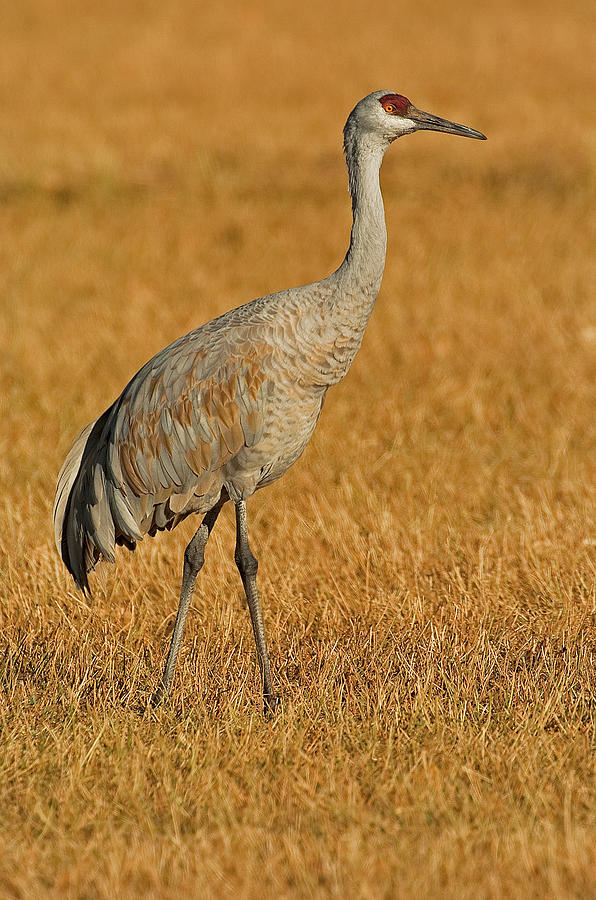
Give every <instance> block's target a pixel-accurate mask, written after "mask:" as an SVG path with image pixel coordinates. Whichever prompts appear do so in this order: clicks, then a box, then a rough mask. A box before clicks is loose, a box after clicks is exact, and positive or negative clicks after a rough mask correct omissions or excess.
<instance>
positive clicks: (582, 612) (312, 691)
mask: <svg viewBox="0 0 596 900" xmlns="http://www.w3.org/2000/svg"><path fill="white" fill-rule="evenodd" d="M2 18H3V25H2V32H1V34H0V229H1V234H2V241H0V286H1V294H0V296H1V304H2V317H1V318H0V329H1V332H0V334H1V346H2V355H1V360H0V366H1V377H2V391H1V392H0V403H2V415H1V417H0V442H1V443H0V447H1V451H2V452H1V453H0V484H1V485H2V491H1V493H0V514H1V517H2V519H1V528H0V545H1V549H2V555H1V558H0V614H1V618H2V623H1V628H2V632H1V634H2V640H1V644H0V659H1V663H0V670H1V672H2V693H1V694H0V715H1V717H2V729H1V737H0V740H1V741H2V752H1V754H0V770H1V773H2V774H1V778H0V811H1V815H0V834H1V836H2V846H3V852H2V855H1V858H0V891H2V893H3V894H4V895H6V896H14V897H39V896H72V897H113V896H159V897H172V898H173V897H180V896H213V897H228V896H229V897H231V896H234V897H237V896H242V897H253V896H255V897H256V896H264V895H265V896H275V897H285V896H287V897H294V896H309V897H311V896H341V897H346V896H349V897H366V898H368V897H370V898H377V897H414V896H420V895H423V896H441V897H470V898H472V897H474V898H476V897H478V896H483V897H495V898H497V897H498V898H501V897H506V896H524V897H526V896H528V897H541V898H542V897H590V896H596V877H595V875H594V873H595V872H596V854H595V850H594V847H595V846H596V843H595V838H596V805H595V793H594V789H595V767H594V749H595V728H594V725H595V710H594V691H595V687H596V684H595V678H594V662H595V653H596V638H595V631H594V627H595V624H596V606H595V589H594V575H595V553H594V548H595V547H596V530H595V504H594V500H595V491H594V475H595V468H596V464H595V460H596V456H595V450H596V429H595V424H594V421H595V416H594V410H595V399H596V392H595V387H594V384H595V377H596V307H595V304H594V286H595V284H596V272H595V268H596V264H595V254H594V248H595V245H596V216H595V213H594V208H595V206H594V201H595V199H596V176H595V167H596V113H595V108H594V80H595V76H596V53H595V50H596V46H595V44H594V35H595V34H596V9H595V7H594V5H593V3H590V2H587V0H572V2H570V3H567V4H565V5H563V4H558V3H554V2H550V0H546V2H532V0H524V2H522V3H513V2H511V0H504V2H502V3H499V4H497V3H488V4H483V5H481V6H479V5H478V4H473V3H471V2H468V0H462V2H459V3H458V4H456V5H451V6H448V5H441V4H436V3H431V2H429V0H423V2H418V3H415V4H414V3H402V4H390V3H387V2H379V3H373V4H371V3H364V2H361V0H344V2H341V3H339V4H338V3H330V2H327V0H320V2H318V3H316V4H314V3H310V2H307V3H305V4H302V5H301V7H300V8H298V7H296V5H295V4H290V3H288V2H285V0H282V2H276V3H273V2H270V0H258V2H257V0H253V2H243V3H239V2H236V0H232V2H229V3H227V4H225V5H224V4H222V5H215V4H202V3H192V2H190V0H179V2H173V3H170V4H168V5H167V6H166V5H164V4H160V3H156V2H133V0H125V2H123V0H121V2H118V3H116V2H106V3H104V4H101V6H100V5H98V4H95V3H91V2H82V3H81V2H79V3H73V2H61V3H59V4H56V3H55V2H53V3H50V2H43V0H36V2H21V3H19V4H15V5H12V6H9V7H6V8H5V9H4V10H3V15H2ZM378 88H387V89H391V90H397V91H399V92H401V93H405V94H406V95H407V96H409V97H410V98H411V99H412V101H413V102H414V103H415V104H416V105H418V106H420V107H421V108H423V109H428V110H429V111H431V112H435V113H437V114H439V115H442V116H445V117H447V118H450V119H454V120H456V121H460V122H463V123H465V124H469V125H471V126H473V127H475V128H479V129H480V130H482V131H484V132H485V133H486V134H487V135H488V136H489V141H488V142H487V143H486V144H483V145H479V144H476V143H473V142H470V141H458V140H457V139H455V138H450V137H447V136H443V135H437V134H422V135H417V136H415V137H411V138H407V139H406V140H403V141H400V142H398V144H397V145H396V146H394V147H393V148H391V150H390V152H389V153H388V154H387V158H386V160H385V163H384V166H383V170H382V185H383V191H384V196H385V202H386V211H387V224H388V231H389V248H388V257H387V267H386V274H385V279H384V282H383V287H382V290H381V294H380V297H379V301H378V304H377V307H376V309H375V311H374V314H373V316H372V319H371V322H370V325H369V328H368V331H367V334H366V336H365V340H364V343H363V347H362V350H361V352H360V354H359V356H358V357H357V359H356V361H355V363H354V366H353V369H352V371H351V372H350V374H349V376H348V378H347V379H346V381H345V382H344V383H343V384H342V385H340V386H339V387H338V388H337V389H335V390H333V391H331V392H330V394H329V397H328V400H327V402H326V405H325V411H324V413H323V416H322V418H321V421H320V423H319V426H318V428H317V431H316V433H315V436H314V438H313V441H312V442H311V445H310V446H309V448H308V449H307V451H306V453H305V454H304V457H303V458H302V459H301V460H300V461H299V463H298V464H297V465H296V466H295V467H294V468H293V469H292V470H291V471H290V472H289V473H288V474H287V476H286V477H285V478H284V479H283V481H281V482H278V483H277V484H276V485H274V486H273V487H271V488H270V489H268V490H267V491H263V492H262V493H260V494H259V495H258V496H257V497H256V498H255V499H254V500H253V502H252V509H251V512H250V514H251V516H252V522H253V524H252V543H253V546H254V550H255V552H256V555H257V556H258V557H259V560H260V564H261V565H260V570H259V575H260V583H261V589H262V595H263V604H264V613H265V621H266V627H267V630H268V637H269V642H270V648H271V653H272V662H273V667H274V673H275V679H276V683H277V685H278V687H279V689H280V691H281V693H282V695H283V697H284V710H283V713H282V714H281V715H280V716H279V718H278V719H276V720H275V721H274V722H272V723H265V722H263V721H262V719H261V716H260V703H259V684H258V673H257V671H256V666H255V660H254V650H253V645H252V636H251V631H250V623H249V620H248V615H247V612H246V610H245V609H244V605H243V601H242V598H241V588H240V584H239V579H238V576H237V573H236V571H235V567H234V564H233V526H232V521H231V517H230V516H229V515H227V516H226V515H225V514H224V515H222V517H221V521H220V522H219V523H218V528H217V530H216V532H215V533H214V535H213V538H212V541H211V543H210V547H209V550H208V553H207V562H206V565H205V568H204V569H203V571H202V573H201V576H200V584H199V586H198V590H197V594H196V597H195V602H194V609H193V613H192V614H191V616H190V618H189V623H188V626H187V636H186V641H185V644H184V646H183V650H182V652H181V660H180V667H179V671H178V674H177V678H176V683H175V691H174V695H173V698H172V702H171V704H170V707H169V708H168V709H164V710H162V711H159V713H157V714H154V713H147V712H146V711H145V704H146V700H147V697H148V692H149V691H150V689H151V687H152V686H153V685H154V684H155V680H156V678H157V677H158V674H159V671H160V667H161V665H162V661H163V657H164V651H165V649H166V647H167V641H168V630H169V628H171V625H172V619H173V613H174V611H175V608H176V603H177V592H178V585H179V580H180V575H181V567H182V554H183V548H184V546H185V543H186V542H187V540H188V538H189V535H190V533H191V530H192V523H186V524H185V525H183V526H181V527H180V528H179V529H177V530H176V531H175V532H174V533H173V534H171V535H165V536H164V535H162V536H160V537H159V538H158V539H156V540H155V541H149V540H148V541H146V542H145V543H144V545H142V546H141V547H139V549H138V551H137V553H135V554H134V555H129V554H126V553H124V552H123V553H121V554H120V556H119V558H118V561H117V565H116V566H115V567H114V568H113V569H110V570H109V572H108V573H107V575H106V578H105V585H104V587H103V589H101V588H99V587H98V590H97V593H96V597H95V601H94V604H93V605H92V606H87V605H86V604H85V603H84V602H83V599H82V598H81V596H79V595H78V594H77V593H76V592H75V591H74V588H73V586H72V583H71V582H70V581H69V579H68V578H67V575H66V573H65V572H64V571H63V569H62V565H61V563H60V562H59V560H58V558H57V556H56V554H55V550H54V547H53V540H52V535H51V504H52V500H53V491H54V485H55V480H56V475H57V472H58V469H59V467H60V465H61V463H62V460H63V458H64V456H65V454H66V452H67V450H68V448H69V447H70V444H71V442H72V439H73V438H74V436H75V434H76V433H77V432H78V430H79V429H80V428H81V427H82V426H83V425H84V424H86V423H87V422H88V421H90V420H91V419H93V418H95V417H96V416H97V415H98V414H99V413H100V412H101V411H102V410H103V409H105V407H106V406H107V405H108V404H109V403H111V402H112V400H113V399H114V398H115V397H116V396H117V394H118V393H119V392H120V390H121V389H122V387H123V385H124V384H125V383H126V382H127V380H128V379H129V378H130V376H131V375H132V374H133V373H134V372H135V371H136V369H137V368H138V367H139V366H140V365H141V364H142V363H143V362H145V360H146V359H148V358H149V357H150V356H151V355H152V354H153V353H154V352H156V351H157V350H158V349H159V348H161V347H162V346H164V345H165V344H166V343H168V342H169V341H170V340H173V339H174V338H176V337H178V336H179V335H181V334H183V333H185V332H186V331H188V330H190V329H191V328H193V327H196V326H197V325H199V324H200V323H202V322H203V321H206V320H208V319H209V318H211V317H213V316H214V315H217V314H219V313H221V312H223V311H225V310H226V309H229V308H231V307H232V306H236V305H238V304H240V303H242V302H245V301H246V300H249V299H251V298H252V297H255V296H258V295H260V294H264V293H268V292H270V291H273V290H276V289H281V288H283V287H288V286H291V285H294V284H300V283H305V282H308V281H311V280H314V279H316V278H319V277H321V276H322V275H324V274H327V273H329V272H330V271H332V270H333V269H334V268H335V267H336V266H337V265H338V264H339V262H340V261H341V258H342V256H343V253H344V252H345V249H346V247H347V242H348V237H349V226H350V206H349V198H348V196H347V192H346V173H345V167H344V164H343V161H342V158H341V144H340V140H341V128H342V127H343V124H344V121H345V118H346V116H347V114H348V112H349V111H350V109H351V108H352V106H353V105H354V104H355V102H356V101H357V100H358V99H360V97H361V96H363V95H364V94H366V93H368V92H369V91H371V90H375V89H378ZM249 509H250V507H249Z"/></svg>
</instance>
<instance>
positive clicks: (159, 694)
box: [149, 682, 169, 709]
mask: <svg viewBox="0 0 596 900" xmlns="http://www.w3.org/2000/svg"><path fill="white" fill-rule="evenodd" d="M168 692H169V688H168V687H166V686H165V685H164V684H163V682H162V684H160V685H159V687H158V688H157V690H156V691H154V693H153V694H152V695H151V699H150V701H149V703H150V705H151V706H152V708H153V709H157V707H158V706H161V704H162V703H163V701H164V700H165V698H166V697H167V695H168Z"/></svg>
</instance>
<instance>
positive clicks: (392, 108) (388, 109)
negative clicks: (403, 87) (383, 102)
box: [385, 103, 395, 113]
mask: <svg viewBox="0 0 596 900" xmlns="http://www.w3.org/2000/svg"><path fill="white" fill-rule="evenodd" d="M385 112H388V113H394V112H395V106H394V105H393V103H388V104H387V106H386V107H385Z"/></svg>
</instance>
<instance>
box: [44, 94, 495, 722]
mask: <svg viewBox="0 0 596 900" xmlns="http://www.w3.org/2000/svg"><path fill="white" fill-rule="evenodd" d="M419 128H427V129H431V130H443V131H451V132H453V133H456V134H462V135H464V136H468V137H476V138H483V135H481V134H480V133H479V132H476V131H473V130H472V129H468V128H466V127H465V126H461V125H455V124H454V123H451V122H446V121H445V120H442V119H437V118H436V117H434V116H429V115H428V114H426V113H421V112H420V111H419V110H416V109H415V108H414V107H412V106H411V104H410V103H409V101H408V100H406V98H404V97H402V96H401V95H398V94H392V93H389V92H383V91H377V92H375V93H374V94H371V95H369V96H368V97H366V98H365V99H364V100H362V101H361V102H360V103H359V104H358V105H357V106H356V107H355V109H354V110H353V112H352V113H351V115H350V117H349V118H348V121H347V123H346V128H345V130H344V145H345V151H346V159H347V163H348V170H349V176H350V192H351V195H352V206H353V214H354V220H353V225H352V234H351V241H350V247H349V250H348V252H347V254H346V257H345V259H344V261H343V263H342V264H341V266H340V267H339V268H338V269H337V270H336V271H335V272H334V273H333V274H332V275H330V276H328V277H327V278H324V279H323V280H321V281H318V282H314V283H313V284H309V285H305V286H303V287H299V288H292V289H290V290H286V291H281V292H279V293H276V294H271V295H269V296H266V297H261V298H259V299H257V300H253V301H252V302H250V303H247V304H245V305H244V306H240V307H238V308H237V309H234V310H231V311H230V312H227V313H225V314H224V315H222V316H220V317H218V318H217V319H214V320H212V321H211V322H208V323H207V324H205V325H203V326H201V327H200V328H197V329H196V330H195V331H192V332H190V333H189V334H187V335H185V336H184V337H182V338H180V339H179V340H177V341H175V342H174V343H173V344H170V345H169V346H168V347H166V348H165V349H163V350H161V351H160V352H159V353H158V354H157V355H156V356H154V357H153V359H151V360H150V361H149V362H148V363H146V365H144V366H143V368H142V369H140V371H139V372H137V374H136V375H135V376H134V377H133V378H132V380H131V381H130V382H129V384H128V385H127V386H126V388H125V389H124V391H123V392H122V394H121V395H120V397H119V398H118V399H117V400H116V401H115V403H113V404H112V406H110V407H109V408H108V409H107V410H106V411H105V412H104V413H103V415H102V416H100V417H99V418H98V419H97V420H96V421H95V422H93V423H91V424H90V425H88V426H87V428H85V429H84V430H83V431H82V432H81V434H80V435H79V437H78V438H77V440H76V441H75V443H74V445H73V447H72V449H71V451H70V453H69V454H68V456H67V458H66V461H65V463H64V465H63V467H62V471H61V473H60V476H59V479H58V487H57V492H56V501H55V506H54V525H55V536H56V545H57V547H58V550H59V552H60V553H61V555H62V558H63V560H64V562H65V564H66V566H67V568H68V569H69V571H70V572H71V574H72V575H73V577H74V580H75V582H76V583H77V585H78V586H79V587H80V588H82V589H83V590H88V589H89V585H88V572H89V571H90V570H91V569H92V568H93V567H94V566H95V564H96V563H97V562H98V560H99V559H101V558H104V559H106V560H108V561H110V562H113V561H114V547H115V545H116V544H123V545H125V546H127V547H129V548H130V549H134V547H135V545H136V542H137V541H139V540H141V539H142V538H143V536H144V535H146V534H149V535H154V534H155V533H156V531H158V530H162V529H166V528H167V529H169V528H172V527H174V526H175V525H176V524H178V523H179V522H180V521H181V520H182V519H184V518H186V517H187V516H188V515H191V514H195V513H198V514H203V515H204V516H205V518H204V520H203V523H202V525H201V526H200V528H199V529H198V531H197V533H196V535H195V537H194V538H193V540H192V541H191V543H190V544H189V546H188V548H187V551H186V553H185V569H184V576H183V584H182V591H181V598H180V606H179V610H178V617H177V620H176V626H175V630H174V637H173V640H172V646H171V648H170V654H169V656H168V663H167V665H166V671H165V673H164V676H163V679H162V683H161V686H160V689H159V690H158V692H157V694H156V697H155V700H156V701H158V700H160V699H161V698H162V696H163V694H164V693H165V692H166V691H167V690H168V689H169V687H170V684H171V680H172V676H173V671H174V666H175V662H176V657H177V653H178V648H179V644H180V640H181V637H182V631H183V628H184V621H185V618H186V612H187V610H188V606H189V603H190V597H191V595H192V591H193V590H194V583H195V579H196V575H197V573H198V571H199V569H200V567H201V565H202V562H203V552H204V547H205V543H206V541H207V538H208V536H209V534H210V532H211V529H212V527H213V525H214V524H215V520H216V518H217V515H218V513H219V511H220V509H221V507H222V506H223V504H224V503H225V502H226V501H227V500H228V499H230V500H232V501H233V502H234V504H235V505H236V518H237V547H236V561H237V563H238V567H239V569H240V573H241V576H242V580H243V583H244V586H245V590H246V594H247V600H248V604H249V608H250V611H251V618H252V623H253V628H254V632H255V639H256V642H257V652H258V657H259V663H260V667H261V673H262V676H263V680H264V695H265V705H266V707H267V708H271V707H272V706H273V705H274V699H275V698H274V694H273V690H272V686H271V679H270V673H269V663H268V660H267V652H266V648H265V639H264V633H263V625H262V619H261V612H260V605H259V601H258V594H257V590H256V568H257V566H256V560H255V559H254V557H253V556H252V553H251V552H250V548H249V546H248V536H247V526H246V501H247V499H248V498H249V497H250V496H252V494H253V493H254V492H255V491H256V490H258V489H259V488H262V487H264V486H266V485H267V484H270V483H271V482H273V481H275V480H276V479H277V478H279V477H280V476H281V475H283V474H284V473H285V472H286V471H287V469H288V468H289V467H290V466H291V465H292V463H294V462H295V461H296V460H297V459H298V457H299V456H300V454H301V453H302V451H303V450H304V448H305V447H306V444H307V443H308V441H309V439H310V437H311V435H312V432H313V430H314V427H315V425H316V423H317V420H318V417H319V414H320V412H321V408H322V404H323V401H324V398H325V394H326V392H327V390H328V388H329V387H330V386H331V385H333V384H336V383H337V382H338V381H340V380H341V379H342V378H343V377H344V375H345V374H346V373H347V371H348V369H349V367H350V365H351V363H352V360H353V359H354V356H355V355H356V352H357V351H358V348H359V347H360V344H361V342H362V338H363V335H364V331H365V328H366V324H367V322H368V319H369V316H370V314H371V311H372V308H373V305H374V302H375V299H376V297H377V294H378V291H379V287H380V284H381V279H382V276H383V269H384V265H385V252H386V230H385V217H384V210H383V201H382V197H381V191H380V186H379V169H380V165H381V161H382V157H383V154H384V152H385V150H386V148H387V147H388V146H389V144H390V143H391V141H392V140H394V139H395V138H396V137H398V136H400V134H405V133H409V132H411V131H414V130H418V129H419Z"/></svg>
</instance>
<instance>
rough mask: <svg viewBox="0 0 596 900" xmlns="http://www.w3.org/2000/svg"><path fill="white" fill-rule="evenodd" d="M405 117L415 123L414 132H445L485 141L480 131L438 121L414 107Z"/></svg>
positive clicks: (441, 120) (437, 117) (436, 118)
mask: <svg viewBox="0 0 596 900" xmlns="http://www.w3.org/2000/svg"><path fill="white" fill-rule="evenodd" d="M407 115H408V119H411V120H412V122H414V123H415V125H416V131H445V132H446V133H447V134H459V136H460V137H468V138H475V139H476V140H477V141H485V140H486V135H485V134H482V132H481V131H476V130H475V129H474V128H468V126H467V125H458V124H457V122H450V121H449V120H448V119H440V118H439V116H433V115H432V114H431V113H427V112H423V111H422V110H421V109H416V107H415V106H412V107H410V109H409V110H408V113H407Z"/></svg>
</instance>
